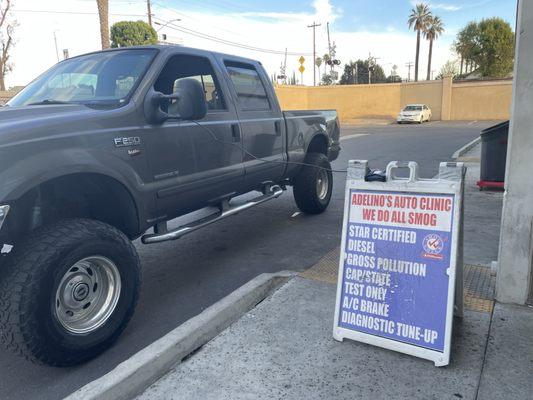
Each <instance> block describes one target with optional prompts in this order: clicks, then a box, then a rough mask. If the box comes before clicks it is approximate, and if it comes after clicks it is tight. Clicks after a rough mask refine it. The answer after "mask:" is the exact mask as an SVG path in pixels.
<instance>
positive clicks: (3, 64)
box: [0, 0, 17, 90]
mask: <svg viewBox="0 0 533 400" xmlns="http://www.w3.org/2000/svg"><path fill="white" fill-rule="evenodd" d="M12 6H13V3H12V2H11V0H5V1H4V0H0V44H1V45H2V52H1V53H0V90H6V84H5V81H4V79H5V77H6V75H7V74H8V73H9V72H10V71H11V70H12V68H13V64H11V62H10V61H9V51H10V50H11V48H12V47H13V44H14V41H13V31H14V30H15V27H16V26H17V22H16V21H14V20H10V18H9V17H10V15H9V13H10V11H11V7H12Z"/></svg>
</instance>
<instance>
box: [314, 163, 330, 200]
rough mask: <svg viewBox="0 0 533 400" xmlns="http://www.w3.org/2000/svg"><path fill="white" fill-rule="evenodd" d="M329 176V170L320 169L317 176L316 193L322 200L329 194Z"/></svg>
mask: <svg viewBox="0 0 533 400" xmlns="http://www.w3.org/2000/svg"><path fill="white" fill-rule="evenodd" d="M328 189H329V176H328V171H326V170H325V169H322V168H321V169H319V170H318V175H317V178H316V194H317V196H318V198H319V199H320V200H324V199H325V198H326V197H327V195H328Z"/></svg>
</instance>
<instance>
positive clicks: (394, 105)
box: [307, 83, 400, 120]
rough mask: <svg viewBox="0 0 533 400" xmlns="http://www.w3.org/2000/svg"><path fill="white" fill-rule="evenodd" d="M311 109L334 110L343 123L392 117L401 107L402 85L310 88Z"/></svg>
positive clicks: (309, 105) (309, 104)
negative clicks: (352, 120) (358, 119)
mask: <svg viewBox="0 0 533 400" xmlns="http://www.w3.org/2000/svg"><path fill="white" fill-rule="evenodd" d="M307 105H308V107H309V108H310V109H321V108H334V109H336V110H337V111H338V113H339V117H340V118H341V120H347V119H350V118H358V117H359V116H365V117H378V118H380V117H381V118H382V117H391V116H395V115H396V114H397V113H398V109H399V107H400V84H399V83H394V84H392V83H391V84H381V85H342V86H321V87H316V88H309V89H308V102H307Z"/></svg>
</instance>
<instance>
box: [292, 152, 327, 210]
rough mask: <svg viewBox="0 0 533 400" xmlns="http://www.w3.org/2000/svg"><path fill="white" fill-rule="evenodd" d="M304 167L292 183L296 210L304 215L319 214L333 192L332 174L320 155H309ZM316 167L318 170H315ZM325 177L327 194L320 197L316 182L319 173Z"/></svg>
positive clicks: (324, 159) (323, 157) (324, 208)
mask: <svg viewBox="0 0 533 400" xmlns="http://www.w3.org/2000/svg"><path fill="white" fill-rule="evenodd" d="M305 163H306V164H308V165H305V166H303V167H302V169H301V170H300V172H299V173H298V175H297V176H296V177H295V179H294V181H293V186H294V187H293V194H294V200H295V201H296V205H297V206H298V208H299V209H300V210H301V211H302V212H304V213H306V214H320V213H321V212H323V211H324V210H326V208H328V205H329V202H330V200H331V192H332V190H333V174H332V172H331V165H330V163H329V160H328V158H327V157H326V156H325V155H324V154H322V153H309V154H308V155H307V157H306V158H305ZM317 167H318V168H317ZM321 172H323V173H325V174H326V176H327V179H328V181H327V185H328V187H327V193H326V194H325V196H322V197H320V196H319V193H318V190H317V180H318V179H319V175H320V173H321Z"/></svg>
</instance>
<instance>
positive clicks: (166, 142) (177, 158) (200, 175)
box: [149, 49, 244, 218]
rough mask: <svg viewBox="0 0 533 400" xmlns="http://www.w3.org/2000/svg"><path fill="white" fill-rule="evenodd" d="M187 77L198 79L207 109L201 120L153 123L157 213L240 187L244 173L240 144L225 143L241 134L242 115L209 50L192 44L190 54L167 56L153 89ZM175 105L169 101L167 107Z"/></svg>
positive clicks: (187, 207)
mask: <svg viewBox="0 0 533 400" xmlns="http://www.w3.org/2000/svg"><path fill="white" fill-rule="evenodd" d="M184 78H193V79H197V80H198V81H200V83H201V84H202V85H203V87H204V91H205V95H206V101H207V106H208V112H207V115H206V117H205V118H203V119H202V120H200V121H178V120H167V121H165V122H164V123H163V124H162V125H161V126H158V127H154V132H153V133H154V135H153V137H152V139H151V140H150V144H151V149H150V152H151V154H150V157H149V160H150V164H151V168H152V170H153V174H154V179H155V180H158V181H159V183H158V190H157V193H156V195H157V201H158V208H159V213H160V216H161V217H162V216H166V217H167V218H171V217H174V216H177V215H180V214H183V213H184V212H188V211H193V210H195V209H198V208H201V207H203V206H205V205H207V204H209V203H210V201H211V200H213V199H215V198H217V197H219V196H224V195H225V194H228V193H230V192H232V191H237V190H238V189H240V188H241V186H242V185H243V179H244V167H243V152H242V149H241V148H239V147H238V146H232V145H227V144H225V143H234V142H235V141H236V140H237V139H240V137H239V138H237V137H236V136H235V135H236V134H239V129H238V120H237V115H236V111H235V107H234V106H233V104H232V102H231V101H230V99H229V96H228V95H227V90H228V89H227V86H226V83H225V82H224V81H223V79H220V77H219V76H217V74H216V72H215V70H214V68H213V66H212V60H211V59H210V58H208V56H206V55H205V53H202V55H194V54H191V50H190V49H189V50H187V54H179V53H178V54H175V55H172V56H171V57H169V59H168V60H167V62H166V65H165V67H164V68H163V70H162V71H161V73H160V74H159V77H158V78H157V80H156V82H155V84H154V89H155V90H156V91H159V92H162V93H165V94H170V93H173V92H174V91H175V88H176V84H177V82H178V81H179V80H180V79H184ZM172 107H174V104H173V103H170V104H169V105H168V108H169V109H171V108H172ZM164 111H166V110H164ZM203 126H205V127H207V128H208V129H209V131H208V130H206V129H204V128H203ZM213 136H214V137H213Z"/></svg>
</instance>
